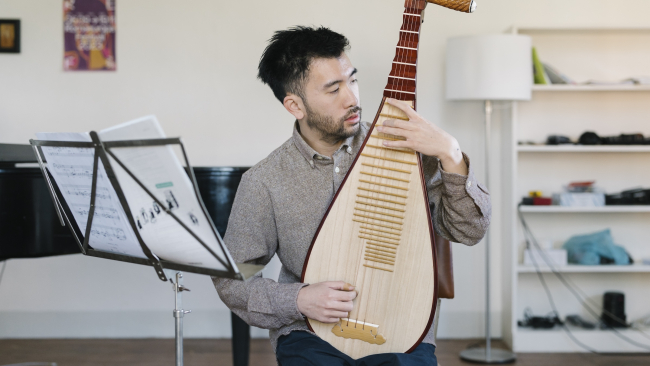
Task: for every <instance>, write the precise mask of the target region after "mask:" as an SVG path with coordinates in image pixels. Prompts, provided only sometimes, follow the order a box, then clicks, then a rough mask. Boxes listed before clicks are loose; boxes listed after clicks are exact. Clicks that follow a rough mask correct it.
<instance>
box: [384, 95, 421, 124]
mask: <svg viewBox="0 0 650 366" xmlns="http://www.w3.org/2000/svg"><path fill="white" fill-rule="evenodd" d="M386 103H388V104H390V105H392V106H395V107H397V108H398V109H400V110H401V111H402V112H404V113H406V116H407V117H408V118H409V119H415V118H417V117H419V116H420V115H419V114H417V112H415V111H414V110H413V108H411V106H410V105H409V104H408V103H406V102H405V101H403V100H397V99H393V98H386Z"/></svg>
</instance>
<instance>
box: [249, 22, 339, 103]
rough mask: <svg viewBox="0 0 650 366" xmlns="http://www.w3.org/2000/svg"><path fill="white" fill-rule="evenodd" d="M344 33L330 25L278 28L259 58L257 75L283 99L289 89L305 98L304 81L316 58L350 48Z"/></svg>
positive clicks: (336, 56)
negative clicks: (279, 29) (331, 28)
mask: <svg viewBox="0 0 650 366" xmlns="http://www.w3.org/2000/svg"><path fill="white" fill-rule="evenodd" d="M348 47H349V42H348V39H347V38H345V36H344V35H342V34H339V33H336V32H334V31H332V30H330V29H329V28H326V27H319V28H312V27H305V26H297V27H293V28H289V29H287V30H281V31H277V32H275V33H274V34H273V37H271V39H270V40H269V45H268V46H267V47H266V49H265V50H264V53H263V54H262V57H261V58H260V64H259V67H258V74H257V77H258V78H259V79H260V80H262V82H263V83H265V84H268V86H270V87H271V90H273V94H275V97H276V98H278V100H279V101H280V102H281V103H284V98H285V97H286V96H287V94H288V93H292V94H296V95H298V96H299V97H301V98H302V99H303V100H304V99H305V98H304V93H303V83H304V81H305V79H306V78H307V74H308V72H309V65H310V64H311V61H312V60H313V59H315V58H338V57H340V56H341V55H342V54H343V52H344V51H345V50H346V49H348Z"/></svg>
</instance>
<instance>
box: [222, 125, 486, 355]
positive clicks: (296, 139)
mask: <svg viewBox="0 0 650 366" xmlns="http://www.w3.org/2000/svg"><path fill="white" fill-rule="evenodd" d="M360 128H361V131H360V133H358V134H357V135H355V136H351V137H349V138H347V139H346V140H345V141H344V142H343V143H342V144H341V146H340V147H339V149H338V150H337V151H336V152H335V153H334V154H333V155H332V157H328V156H324V155H321V154H319V153H318V152H316V151H315V150H314V149H313V148H312V147H310V146H309V144H307V142H305V140H304V139H303V137H302V136H301V135H300V131H299V129H298V123H297V122H296V124H295V126H294V130H293V136H292V137H291V138H290V139H289V140H288V141H286V142H285V143H284V144H282V146H280V147H279V148H278V149H276V150H275V151H273V152H272V153H271V154H270V155H269V156H268V157H267V158H266V159H264V160H262V161H261V162H259V163H258V164H256V165H255V166H254V167H252V168H251V169H250V170H248V171H247V172H246V173H245V174H244V175H243V177H242V180H241V183H240V185H239V189H238V190H237V195H236V197H235V201H234V203H233V207H232V211H231V214H230V218H229V221H228V228H227V229H226V235H225V237H224V241H225V243H226V246H227V247H228V250H229V251H230V253H231V254H232V256H233V258H234V260H235V261H236V262H237V263H254V264H267V263H268V262H269V261H270V260H271V258H272V257H273V256H274V255H275V254H277V255H278V257H279V259H280V261H281V262H282V269H281V271H280V276H279V279H278V281H274V280H272V279H267V278H262V276H261V274H259V275H257V276H255V277H253V278H252V279H250V280H248V281H246V282H243V281H235V280H230V279H217V278H213V281H214V285H215V287H216V289H217V291H218V293H219V296H220V297H221V300H223V302H224V303H225V304H226V305H227V306H228V307H229V308H230V309H231V310H232V311H233V312H234V313H235V314H237V315H238V316H239V317H241V318H242V319H243V320H244V321H246V322H247V323H248V324H250V325H254V326H256V327H259V328H265V329H269V330H270V338H271V343H272V345H273V348H274V349H275V346H276V343H277V339H278V338H279V337H280V336H282V335H285V334H289V333H290V332H292V331H295V330H301V331H309V330H308V328H307V324H306V323H305V321H304V319H303V316H302V314H301V313H300V311H299V310H298V305H297V299H298V292H299V291H300V289H301V288H302V287H303V286H306V284H303V283H300V275H301V273H302V267H303V264H304V261H305V258H306V256H307V251H308V249H309V246H310V244H311V242H312V239H313V237H314V234H315V233H316V229H317V228H318V225H319V224H320V222H321V220H322V218H323V215H324V214H325V211H326V210H327V207H328V206H329V204H330V203H331V200H332V198H333V197H334V194H335V193H336V191H337V190H338V188H339V186H340V185H341V183H342V181H343V178H344V177H345V174H346V173H347V171H348V169H349V168H350V166H351V165H352V162H353V161H354V158H355V156H356V155H357V153H358V152H359V150H360V149H361V145H362V144H363V141H364V139H365V137H366V135H367V134H368V131H369V129H370V124H369V123H366V122H363V123H361V124H360ZM463 158H464V159H465V162H466V163H467V165H468V168H469V173H468V175H467V176H463V175H459V174H453V173H448V172H445V171H443V170H442V166H441V164H440V161H439V160H438V159H437V158H435V157H431V156H424V155H423V156H422V162H423V170H424V176H425V180H426V184H427V191H428V194H429V200H430V201H431V204H432V206H433V207H434V211H433V216H432V217H433V225H434V229H435V230H436V232H437V233H438V234H440V235H442V236H443V237H445V238H447V239H449V240H451V241H454V242H459V243H464V244H468V245H473V244H476V243H478V242H479V241H480V240H481V239H482V238H483V236H484V235H485V233H486V231H487V227H488V225H489V222H490V214H491V205H490V197H489V194H488V192H487V190H486V189H485V187H483V186H482V185H480V184H479V183H478V182H477V181H476V179H475V178H474V173H473V171H472V167H471V165H470V164H469V159H468V158H467V156H466V155H463ZM424 342H426V343H431V344H435V339H434V335H433V327H431V330H430V331H429V333H428V334H427V336H426V337H425V338H424Z"/></svg>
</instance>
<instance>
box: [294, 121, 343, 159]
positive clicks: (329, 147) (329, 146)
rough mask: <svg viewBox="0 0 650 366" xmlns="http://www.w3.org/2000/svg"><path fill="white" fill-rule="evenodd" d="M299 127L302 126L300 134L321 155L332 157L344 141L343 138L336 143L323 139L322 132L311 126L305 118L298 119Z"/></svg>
mask: <svg viewBox="0 0 650 366" xmlns="http://www.w3.org/2000/svg"><path fill="white" fill-rule="evenodd" d="M298 127H299V128H300V129H299V131H298V132H300V136H302V138H303V139H304V140H305V142H306V143H307V145H309V146H311V148H312V149H314V150H316V152H318V153H319V154H321V155H324V156H329V157H332V156H333V155H334V153H335V152H336V150H338V149H339V147H340V146H341V144H342V143H343V140H341V141H337V142H335V143H331V142H328V141H323V140H322V139H321V134H320V132H318V131H316V130H314V129H311V128H309V125H308V124H307V121H305V120H300V121H298Z"/></svg>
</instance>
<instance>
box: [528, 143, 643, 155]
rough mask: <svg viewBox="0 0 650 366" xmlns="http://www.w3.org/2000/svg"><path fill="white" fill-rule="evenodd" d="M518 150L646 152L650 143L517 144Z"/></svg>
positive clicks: (536, 151) (546, 151)
mask: <svg viewBox="0 0 650 366" xmlns="http://www.w3.org/2000/svg"><path fill="white" fill-rule="evenodd" d="M517 151H518V152H528V153H533V152H534V153H565V152H570V153H646V152H650V145H591V146H589V145H517Z"/></svg>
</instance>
